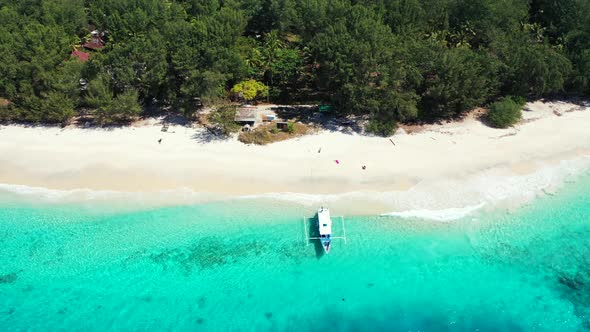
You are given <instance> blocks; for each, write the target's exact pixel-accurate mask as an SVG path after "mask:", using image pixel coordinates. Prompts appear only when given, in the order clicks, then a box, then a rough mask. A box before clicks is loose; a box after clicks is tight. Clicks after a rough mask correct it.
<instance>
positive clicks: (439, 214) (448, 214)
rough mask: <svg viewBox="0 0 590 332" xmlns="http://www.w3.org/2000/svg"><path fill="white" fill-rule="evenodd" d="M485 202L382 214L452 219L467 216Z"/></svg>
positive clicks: (414, 217) (412, 217)
mask: <svg viewBox="0 0 590 332" xmlns="http://www.w3.org/2000/svg"><path fill="white" fill-rule="evenodd" d="M484 205H485V203H480V204H478V205H473V206H466V207H462V208H448V209H442V210H409V211H402V212H389V213H383V214H382V215H384V216H394V217H401V218H408V219H426V220H436V221H452V220H458V219H462V218H465V217H467V216H468V215H470V214H472V213H473V212H475V211H477V210H479V209H481V208H482V207H484Z"/></svg>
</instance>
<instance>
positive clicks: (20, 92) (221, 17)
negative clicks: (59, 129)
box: [0, 0, 590, 134]
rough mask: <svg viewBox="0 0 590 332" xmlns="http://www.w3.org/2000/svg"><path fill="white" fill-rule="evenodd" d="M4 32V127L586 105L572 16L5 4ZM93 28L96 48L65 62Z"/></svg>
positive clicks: (239, 5) (203, 0)
mask: <svg viewBox="0 0 590 332" xmlns="http://www.w3.org/2000/svg"><path fill="white" fill-rule="evenodd" d="M0 22H2V24H0V97H1V98H5V99H8V100H10V101H11V102H12V105H11V106H10V107H9V108H5V109H4V110H3V111H2V112H1V113H2V119H11V120H15V121H32V122H53V123H61V122H64V121H68V119H70V118H72V117H75V116H76V115H77V112H78V110H79V109H81V108H84V107H90V108H92V109H96V111H97V114H100V118H101V119H103V120H101V121H106V122H109V121H110V120H109V119H112V120H113V121H114V122H118V121H127V120H128V119H131V118H133V117H134V115H129V114H124V113H125V112H123V111H122V105H123V104H127V105H130V106H131V107H130V110H131V114H137V113H139V111H137V107H139V106H138V105H153V106H161V107H167V109H172V110H173V111H176V112H178V113H181V114H184V115H191V114H193V113H195V112H196V111H197V109H198V108H199V106H200V102H201V101H202V102H204V103H209V104H211V103H214V102H216V101H217V100H219V99H222V98H224V97H225V96H227V95H228V92H229V91H232V92H236V91H237V92H240V91H241V92H243V93H244V97H245V99H247V100H254V99H256V98H269V99H270V100H271V101H274V102H285V103H290V102H294V101H297V102H307V103H311V102H313V103H317V102H319V103H329V104H333V105H334V106H335V110H336V111H337V115H338V113H339V114H340V115H345V114H359V115H367V116H368V117H369V118H370V119H371V121H370V125H369V127H370V128H369V129H370V130H371V131H373V132H377V133H383V134H387V133H388V132H390V131H391V130H393V129H391V128H395V124H396V123H398V122H404V121H415V120H417V121H436V120H439V119H444V118H454V117H458V116H461V115H462V114H464V112H465V111H467V110H469V109H471V108H473V107H475V106H478V105H482V104H485V103H487V102H489V101H490V100H495V99H497V98H499V97H501V96H506V95H513V96H520V97H523V98H539V97H544V96H551V95H556V94H563V93H569V94H585V95H588V94H590V1H582V0H560V1H554V0H534V1H524V0H503V1H497V0H329V1H328V0H228V1H222V0H178V1H158V0H134V1H123V0H104V1H83V0H51V1H49V0H47V1H7V0H0ZM95 28H96V29H97V30H99V31H101V32H103V31H104V32H106V35H105V37H104V38H105V41H106V46H105V47H104V48H103V49H101V50H100V51H88V52H89V53H90V60H89V61H88V62H80V61H77V60H73V59H71V57H70V53H71V52H72V50H74V49H81V48H82V46H81V44H82V41H83V40H85V39H86V38H87V37H88V36H89V33H90V29H95ZM80 79H84V80H86V81H89V82H90V84H89V86H88V90H86V91H82V89H81V85H80ZM263 86H264V88H263ZM134 94H137V96H136V97H137V98H133V97H135V96H134ZM134 99H136V100H134ZM60 100H61V102H59V101H60ZM117 114H118V115H117Z"/></svg>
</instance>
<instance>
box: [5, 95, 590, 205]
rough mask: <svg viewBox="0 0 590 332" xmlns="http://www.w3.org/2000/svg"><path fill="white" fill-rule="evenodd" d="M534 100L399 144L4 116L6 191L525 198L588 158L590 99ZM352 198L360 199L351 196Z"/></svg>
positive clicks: (398, 201)
mask: <svg viewBox="0 0 590 332" xmlns="http://www.w3.org/2000/svg"><path fill="white" fill-rule="evenodd" d="M526 108H527V109H528V110H529V111H525V112H523V121H522V122H521V124H519V125H517V126H515V127H514V128H509V129H492V128H489V127H486V126H484V125H483V124H482V123H481V122H479V121H478V120H476V119H475V118H474V117H473V116H470V117H467V118H466V119H465V120H463V121H461V122H453V123H447V124H442V125H429V126H425V127H424V128H422V130H420V131H419V132H416V133H412V134H406V133H404V132H403V131H400V132H399V133H397V134H396V135H394V136H392V137H391V140H392V141H393V142H394V143H395V145H394V144H392V142H391V141H390V138H382V137H370V136H361V135H356V134H346V133H342V132H328V131H323V132H320V133H318V134H315V135H309V136H304V137H300V138H297V139H293V140H289V141H284V142H279V143H275V144H272V145H268V146H249V145H244V144H242V143H239V142H238V141H237V140H235V139H228V140H223V141H211V142H206V143H205V142H203V136H202V135H203V134H204V133H203V129H201V128H191V127H185V126H179V125H171V126H170V127H169V131H168V132H167V133H163V132H161V131H160V128H161V123H158V121H157V120H152V123H151V124H147V125H143V126H139V127H137V126H131V127H124V128H114V129H81V128H65V129H61V128H47V127H22V126H15V125H9V126H0V152H1V154H0V183H1V184H2V185H0V191H9V192H10V191H12V192H17V193H18V192H20V195H25V196H26V195H29V196H30V195H33V196H35V197H37V198H38V197H49V196H52V197H53V198H50V199H49V201H52V200H55V201H59V200H63V199H64V198H67V199H68V200H72V201H76V200H82V201H84V200H96V199H97V197H99V198H100V199H101V200H102V199H105V200H107V199H109V197H111V198H112V197H118V198H119V199H121V198H126V199H129V197H135V199H137V198H138V197H139V199H140V200H142V201H143V202H144V203H145V204H148V205H174V204H192V203H199V202H206V201H215V200H226V199H243V198H246V199H253V198H254V199H257V198H262V199H268V198H270V199H283V200H286V201H291V202H296V203H298V204H302V205H303V206H306V205H309V204H311V205H313V204H321V201H331V202H335V203H334V204H335V205H337V206H340V207H341V208H342V209H345V210H346V212H348V213H352V214H371V213H372V214H387V213H395V212H400V211H407V210H440V211H447V212H448V211H449V209H457V208H464V207H469V206H478V205H479V204H480V203H482V202H483V203H484V205H483V206H489V205H491V204H495V203H494V201H498V203H499V204H505V203H506V201H510V200H518V201H520V200H522V199H517V198H516V196H518V195H519V192H520V191H523V192H522V193H520V196H526V197H525V198H526V199H524V200H522V201H526V200H527V199H530V198H531V195H532V196H534V195H536V194H538V193H539V192H541V191H542V190H550V191H551V190H553V189H552V188H551V187H555V186H556V185H559V183H560V182H562V181H563V179H564V176H566V175H568V174H569V175H571V174H576V172H582V171H584V170H586V169H589V168H590V131H589V130H588V129H587V128H588V127H589V126H590V107H580V106H578V105H574V104H569V103H565V102H547V103H544V102H534V103H529V104H527V107H526ZM557 114H559V115H557ZM159 138H162V139H163V141H162V143H161V144H159V143H158V142H157V141H158V139H159ZM320 149H321V150H320ZM318 151H321V152H318ZM335 160H339V162H340V163H339V164H337V163H336V162H335ZM363 165H366V167H367V169H366V170H362V168H361V167H362V166H363ZM562 168H565V171H564V170H562ZM568 168H569V169H568ZM574 169H575V170H574ZM562 173H563V174H562ZM564 174H565V175H564ZM519 186H520V187H522V188H520V187H519ZM527 186H528V187H529V188H524V187H527ZM525 191H526V192H525ZM501 192H503V193H501ZM48 193H52V194H48ZM502 195H504V196H505V197H502ZM350 199H353V200H355V201H356V204H355V205H359V206H358V207H350V206H348V205H347V204H346V202H347V201H348V202H350ZM338 202H340V203H338ZM510 204H513V203H510Z"/></svg>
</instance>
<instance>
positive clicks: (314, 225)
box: [305, 213, 326, 259]
mask: <svg viewBox="0 0 590 332" xmlns="http://www.w3.org/2000/svg"><path fill="white" fill-rule="evenodd" d="M318 223H319V221H318V214H317V213H316V214H315V216H314V217H313V218H306V225H305V226H306V227H307V236H308V237H309V238H307V239H305V241H306V242H305V244H306V245H309V244H311V245H313V249H314V250H315V256H316V258H317V259H320V258H322V257H323V256H324V255H325V254H326V253H325V252H324V247H323V246H322V242H321V241H320V240H312V239H310V238H314V237H315V238H317V237H320V230H319V228H318Z"/></svg>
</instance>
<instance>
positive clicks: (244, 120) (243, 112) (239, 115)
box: [235, 107, 258, 127]
mask: <svg viewBox="0 0 590 332" xmlns="http://www.w3.org/2000/svg"><path fill="white" fill-rule="evenodd" d="M235 121H236V122H237V123H239V124H241V125H242V126H243V125H249V126H250V127H254V125H255V124H256V123H257V122H258V112H257V110H256V108H254V107H240V108H238V111H237V112H236V118H235Z"/></svg>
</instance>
